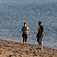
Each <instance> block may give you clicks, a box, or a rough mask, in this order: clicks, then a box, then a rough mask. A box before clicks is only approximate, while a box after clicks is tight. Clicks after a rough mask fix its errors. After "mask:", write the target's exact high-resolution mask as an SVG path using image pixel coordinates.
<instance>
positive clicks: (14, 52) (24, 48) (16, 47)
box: [0, 40, 57, 57]
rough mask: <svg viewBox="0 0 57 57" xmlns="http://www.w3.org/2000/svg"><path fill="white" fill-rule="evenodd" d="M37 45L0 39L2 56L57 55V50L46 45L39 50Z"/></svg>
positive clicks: (42, 56)
mask: <svg viewBox="0 0 57 57" xmlns="http://www.w3.org/2000/svg"><path fill="white" fill-rule="evenodd" d="M37 48H38V46H37V45H31V44H28V45H23V44H21V43H17V42H12V41H5V40H0V57H57V50H55V49H51V48H47V47H44V49H43V50H37Z"/></svg>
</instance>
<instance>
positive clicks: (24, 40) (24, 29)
mask: <svg viewBox="0 0 57 57" xmlns="http://www.w3.org/2000/svg"><path fill="white" fill-rule="evenodd" d="M22 32H23V33H22V37H23V45H26V44H27V38H28V33H29V27H28V23H27V22H25V23H24V26H23V27H22Z"/></svg>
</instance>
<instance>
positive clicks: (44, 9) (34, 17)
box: [0, 0, 57, 49]
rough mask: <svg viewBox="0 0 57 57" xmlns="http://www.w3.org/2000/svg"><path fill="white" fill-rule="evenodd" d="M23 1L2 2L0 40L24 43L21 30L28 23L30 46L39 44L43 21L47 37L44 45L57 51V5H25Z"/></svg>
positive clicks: (8, 0) (45, 36)
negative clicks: (38, 36) (38, 33)
mask: <svg viewBox="0 0 57 57" xmlns="http://www.w3.org/2000/svg"><path fill="white" fill-rule="evenodd" d="M20 1H21V2H22V0H16V1H15V0H12V1H10V0H1V1H0V39H2V40H8V41H14V42H19V43H22V39H23V38H22V31H21V28H22V26H23V24H24V22H28V26H29V28H30V32H29V38H28V44H35V45H38V43H37V38H36V34H37V29H38V22H39V21H42V22H43V26H44V31H45V35H44V37H43V45H44V46H46V47H49V48H53V49H57V3H56V2H54V3H52V2H50V3H37V2H35V3H34V2H32V1H31V2H30V3H25V2H24V1H23V2H22V3H21V2H20Z"/></svg>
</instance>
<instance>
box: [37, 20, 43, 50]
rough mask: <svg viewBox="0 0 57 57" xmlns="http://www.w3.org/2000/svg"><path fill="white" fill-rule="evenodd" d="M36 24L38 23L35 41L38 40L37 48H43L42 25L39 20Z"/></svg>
mask: <svg viewBox="0 0 57 57" xmlns="http://www.w3.org/2000/svg"><path fill="white" fill-rule="evenodd" d="M38 25H39V29H38V33H37V41H38V44H39V47H38V49H40V50H43V42H42V38H43V35H44V27H43V26H42V22H41V21H39V22H38Z"/></svg>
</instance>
